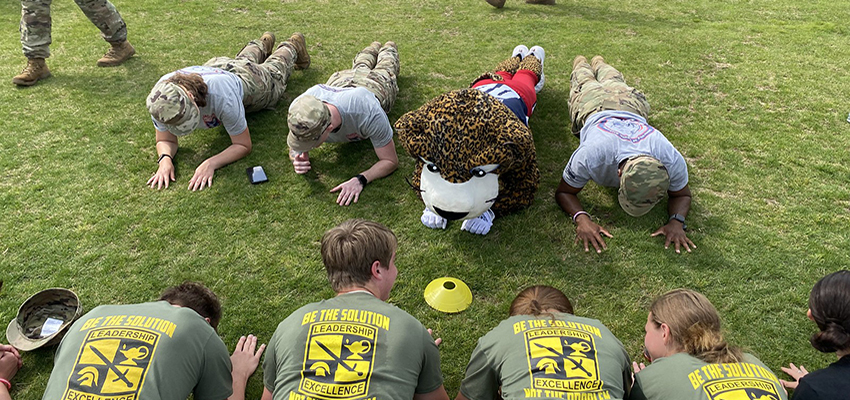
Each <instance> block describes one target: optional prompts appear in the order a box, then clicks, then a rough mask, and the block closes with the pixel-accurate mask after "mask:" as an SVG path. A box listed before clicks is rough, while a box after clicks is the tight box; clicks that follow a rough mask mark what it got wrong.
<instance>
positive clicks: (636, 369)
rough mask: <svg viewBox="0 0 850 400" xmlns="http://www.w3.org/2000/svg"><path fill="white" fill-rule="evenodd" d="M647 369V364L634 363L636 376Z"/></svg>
mask: <svg viewBox="0 0 850 400" xmlns="http://www.w3.org/2000/svg"><path fill="white" fill-rule="evenodd" d="M644 368H646V364H644V363H638V362H637V361H632V370H633V373H634V374H636V373H638V372H640V371H642V370H643V369H644Z"/></svg>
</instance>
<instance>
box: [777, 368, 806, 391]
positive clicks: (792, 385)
mask: <svg viewBox="0 0 850 400" xmlns="http://www.w3.org/2000/svg"><path fill="white" fill-rule="evenodd" d="M781 369H782V371H783V372H785V373H786V374H788V375H790V376H791V377H792V378H794V380H793V381H786V380H784V379H780V380H779V382H782V386H785V387H786V388H788V389H796V388H797V384H798V383H800V378H802V377H804V376H806V375H807V374H808V373H809V371H806V367H804V366H803V365H802V364H801V365H800V367H799V368H798V367H797V366H796V365H794V363H791V364H789V365H788V367H787V368H786V367H781Z"/></svg>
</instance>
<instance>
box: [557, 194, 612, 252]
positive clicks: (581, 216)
mask: <svg viewBox="0 0 850 400" xmlns="http://www.w3.org/2000/svg"><path fill="white" fill-rule="evenodd" d="M581 189H582V188H576V187H572V186H570V184H568V183H567V182H566V181H564V179H563V178H561V183H560V184H559V185H558V189H557V190H556V191H555V201H557V202H558V205H559V206H560V207H561V209H562V210H564V212H566V213H567V215H569V216H570V218H572V219H574V221H575V224H576V243H578V242H582V243H584V251H590V247H589V246H588V244H590V245H593V248H594V249H596V252H597V253H601V252H602V250H603V249H607V248H608V245H607V244H605V239H603V236H608V237H609V238H610V237H614V236H612V235H611V234H610V233H608V231H607V230H605V228H603V227H601V226H599V225H597V224H596V223H595V222H593V220H592V219H591V218H590V214H588V213H587V212H585V211H584V209H583V208H582V205H581V202H580V201H579V199H578V193H579V192H581ZM577 213H578V215H576V214H577Z"/></svg>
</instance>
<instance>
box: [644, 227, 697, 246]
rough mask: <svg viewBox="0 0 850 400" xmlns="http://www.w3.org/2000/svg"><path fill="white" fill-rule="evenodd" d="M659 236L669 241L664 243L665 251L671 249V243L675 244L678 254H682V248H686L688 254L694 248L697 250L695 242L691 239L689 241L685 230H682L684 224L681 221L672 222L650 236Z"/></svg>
mask: <svg viewBox="0 0 850 400" xmlns="http://www.w3.org/2000/svg"><path fill="white" fill-rule="evenodd" d="M658 235H664V236H665V237H666V238H667V240H665V241H664V249H668V248H670V243H673V245H674V248H675V249H676V253H681V251H680V248H681V247H684V248H685V250H687V251H688V253H690V252H691V249H692V248H694V249H695V248H697V246H696V245H695V244H694V242H692V241H691V239H688V236H687V235H686V234H685V230H684V229H682V223H681V222H679V221H676V220H671V221H670V222H668V223H667V225H664V226H662V227H661V228H658V230H657V231H655V232H653V233H652V235H650V236H651V237H656V236H658Z"/></svg>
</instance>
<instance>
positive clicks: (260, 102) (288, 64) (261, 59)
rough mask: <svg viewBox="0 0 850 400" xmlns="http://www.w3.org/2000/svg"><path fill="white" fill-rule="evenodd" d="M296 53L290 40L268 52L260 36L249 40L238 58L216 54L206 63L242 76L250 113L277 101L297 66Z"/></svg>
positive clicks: (246, 107)
mask: <svg viewBox="0 0 850 400" xmlns="http://www.w3.org/2000/svg"><path fill="white" fill-rule="evenodd" d="M296 55H297V53H296V51H295V47H294V46H292V44H291V43H289V42H283V43H281V44H280V46H278V47H277V49H276V50H275V51H274V52H273V53H272V54H266V52H265V50H263V43H262V42H261V41H260V40H259V39H257V40H252V41H251V42H250V43H248V45H247V46H245V48H243V49H242V50H241V51H240V52H239V54H237V55H236V58H230V57H215V58H212V59H210V60H209V61H207V62H206V63H204V66H207V67H213V68H221V69H223V70H225V71H228V72H231V73H233V74H235V75H236V76H238V77H239V78H240V79H242V87H243V88H244V91H245V94H244V95H243V96H242V104H243V105H244V106H245V111H246V112H252V111H258V110H262V109H266V108H273V107H274V106H275V105H276V104H277V102H278V101H279V100H280V98H281V97H282V96H283V92H284V91H285V90H286V81H287V80H288V79H289V75H290V74H292V70H293V68H295V58H296Z"/></svg>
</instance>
